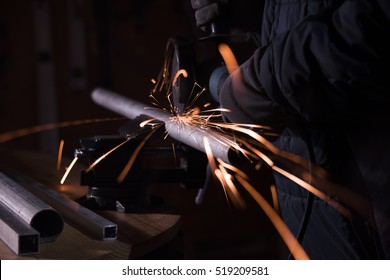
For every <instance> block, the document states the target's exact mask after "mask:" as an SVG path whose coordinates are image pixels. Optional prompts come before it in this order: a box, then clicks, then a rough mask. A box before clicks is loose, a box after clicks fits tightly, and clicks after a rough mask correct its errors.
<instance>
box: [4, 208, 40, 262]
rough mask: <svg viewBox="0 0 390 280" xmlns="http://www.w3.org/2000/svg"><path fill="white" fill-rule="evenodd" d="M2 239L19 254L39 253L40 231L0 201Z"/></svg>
mask: <svg viewBox="0 0 390 280" xmlns="http://www.w3.org/2000/svg"><path fill="white" fill-rule="evenodd" d="M0 239H1V240H3V242H4V243H5V244H7V246H8V247H9V248H10V249H11V250H12V251H14V253H15V254H17V255H31V254H37V253H38V248H39V232H38V231H36V230H35V229H33V228H32V227H31V226H30V225H29V224H28V223H26V222H25V221H23V220H22V219H21V218H20V217H19V216H18V215H16V214H15V213H14V212H13V211H12V210H11V209H9V208H8V207H7V206H6V205H4V203H2V202H0Z"/></svg>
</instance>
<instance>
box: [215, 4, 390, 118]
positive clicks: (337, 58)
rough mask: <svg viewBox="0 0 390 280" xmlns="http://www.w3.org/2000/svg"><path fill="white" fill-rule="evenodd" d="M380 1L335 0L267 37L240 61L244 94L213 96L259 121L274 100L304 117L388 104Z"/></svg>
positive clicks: (385, 8) (385, 26) (385, 27)
mask: <svg viewBox="0 0 390 280" xmlns="http://www.w3.org/2000/svg"><path fill="white" fill-rule="evenodd" d="M381 2H383V3H385V2H386V1H381V0H377V1H374V0H358V1H356V0H355V1H343V3H342V4H341V5H339V6H338V7H336V8H334V9H333V10H327V11H325V12H324V13H322V14H319V15H316V16H310V17H307V18H306V19H304V20H303V21H302V22H301V23H299V24H298V25H297V26H295V27H294V28H293V29H291V30H290V31H288V32H287V33H284V34H281V35H279V36H277V37H275V38H274V40H272V41H271V42H270V43H269V45H267V46H265V47H263V48H262V49H261V50H258V51H256V53H255V54H254V56H253V57H251V58H250V59H249V60H248V61H247V62H246V63H244V64H243V65H242V66H241V67H240V70H241V73H242V77H243V80H244V81H243V85H244V86H245V87H246V88H247V92H246V94H245V95H246V96H244V98H245V97H246V98H247V99H249V100H245V99H244V98H241V97H239V96H237V95H236V94H235V93H230V94H225V95H224V96H222V100H221V104H222V105H223V104H226V105H227V107H231V108H232V111H234V113H232V114H233V115H234V114H235V115H239V111H241V112H242V113H244V115H247V116H249V118H251V119H256V120H257V121H258V122H260V123H261V121H262V119H261V117H263V116H264V115H267V113H269V114H268V116H271V117H272V114H273V113H272V110H275V107H277V108H278V109H277V110H279V111H281V112H283V113H284V114H285V115H289V116H297V117H298V118H304V119H306V120H307V121H310V122H330V121H338V120H340V119H346V120H348V119H349V120H352V121H357V120H360V119H364V117H365V116H367V115H372V114H373V113H377V112H381V111H385V110H386V111H388V109H387V108H389V104H390V93H389V91H388V89H389V86H388V85H389V84H388V80H389V77H388V71H386V70H387V67H389V52H390V45H389V43H388V39H387V38H389V37H390V36H389V35H390V25H389V18H388V15H389V5H388V4H387V3H385V4H383V5H382V6H381V5H380V4H378V3H381ZM256 94H258V95H260V97H261V98H262V99H263V100H266V101H267V102H268V103H269V104H268V103H261V100H258V99H259V98H260V97H259V96H256ZM245 103H247V105H246V104H245ZM237 104H239V105H237ZM256 104H257V105H259V106H257V105H256ZM260 104H263V105H264V104H268V106H267V107H266V108H264V106H260ZM271 104H272V105H271ZM263 109H265V110H266V111H264V112H263V113H262V114H261V115H259V110H263ZM278 115H279V116H280V114H278ZM233 118H234V116H233ZM277 120H278V118H276V119H275V121H277ZM270 124H271V125H272V121H271V123H270Z"/></svg>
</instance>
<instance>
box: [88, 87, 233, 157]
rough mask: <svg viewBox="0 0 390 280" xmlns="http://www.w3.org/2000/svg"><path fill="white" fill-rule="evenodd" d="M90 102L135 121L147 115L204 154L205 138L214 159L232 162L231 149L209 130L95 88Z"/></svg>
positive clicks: (170, 133)
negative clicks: (176, 119)
mask: <svg viewBox="0 0 390 280" xmlns="http://www.w3.org/2000/svg"><path fill="white" fill-rule="evenodd" d="M92 100H93V101H94V102H95V103H96V104H98V105H100V106H102V107H105V108H106V109H109V110H111V111H112V112H115V113H117V114H120V115H122V116H125V117H127V118H130V119H135V118H136V117H138V116H140V115H147V116H149V117H151V118H154V119H157V120H160V121H162V122H164V124H165V129H166V131H167V133H168V134H169V136H171V137H172V138H174V139H176V140H178V141H180V142H182V143H184V144H187V145H188V146H191V147H193V148H195V149H197V150H199V151H201V152H205V145H204V138H207V140H208V142H209V145H210V148H211V151H212V153H213V156H214V157H216V158H220V159H222V160H223V161H225V162H232V160H233V157H234V155H235V153H234V152H233V151H232V149H231V147H230V146H229V145H227V144H225V143H222V142H221V141H219V140H218V135H217V134H216V133H215V132H214V131H212V130H210V129H204V128H200V127H199V126H196V125H190V124H183V123H181V122H179V121H173V118H172V116H171V115H170V114H168V113H167V112H165V111H162V110H160V109H158V108H151V107H148V106H147V105H145V104H143V103H141V102H138V101H135V100H132V99H129V98H126V97H124V96H121V95H119V94H117V93H114V92H112V91H108V90H105V89H102V88H97V89H95V90H94V91H93V92H92Z"/></svg>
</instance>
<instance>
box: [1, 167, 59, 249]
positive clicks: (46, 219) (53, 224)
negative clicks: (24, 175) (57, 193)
mask: <svg viewBox="0 0 390 280" xmlns="http://www.w3.org/2000/svg"><path fill="white" fill-rule="evenodd" d="M0 202H2V203H3V204H4V205H5V206H7V207H8V208H9V209H10V210H11V211H13V212H14V213H15V214H16V215H18V216H19V217H20V218H21V219H22V220H23V221H25V222H26V223H28V224H30V225H31V227H33V228H34V229H36V230H37V231H38V232H39V234H40V242H41V243H47V242H53V241H55V240H56V238H57V237H58V235H59V234H60V233H61V232H62V229H63V226H64V221H63V219H62V217H61V215H60V214H58V212H57V211H56V210H54V209H53V208H52V207H50V205H48V204H46V203H45V202H43V201H42V200H40V199H39V198H38V197H36V196H35V195H33V194H32V193H30V192H29V191H27V190H26V189H25V188H23V187H22V186H21V185H19V184H18V183H16V182H15V181H13V180H12V179H11V178H9V177H8V176H6V175H5V174H4V173H2V172H0Z"/></svg>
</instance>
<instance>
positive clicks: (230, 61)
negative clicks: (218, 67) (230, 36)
mask: <svg viewBox="0 0 390 280" xmlns="http://www.w3.org/2000/svg"><path fill="white" fill-rule="evenodd" d="M218 50H219V52H220V54H221V56H222V58H223V60H224V61H225V64H226V68H227V69H228V72H229V74H230V75H231V74H232V73H233V72H234V71H235V70H236V69H237V68H238V62H237V60H236V58H235V56H234V54H233V52H232V50H231V49H230V47H229V46H228V45H226V44H224V43H222V44H219V46H218Z"/></svg>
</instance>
